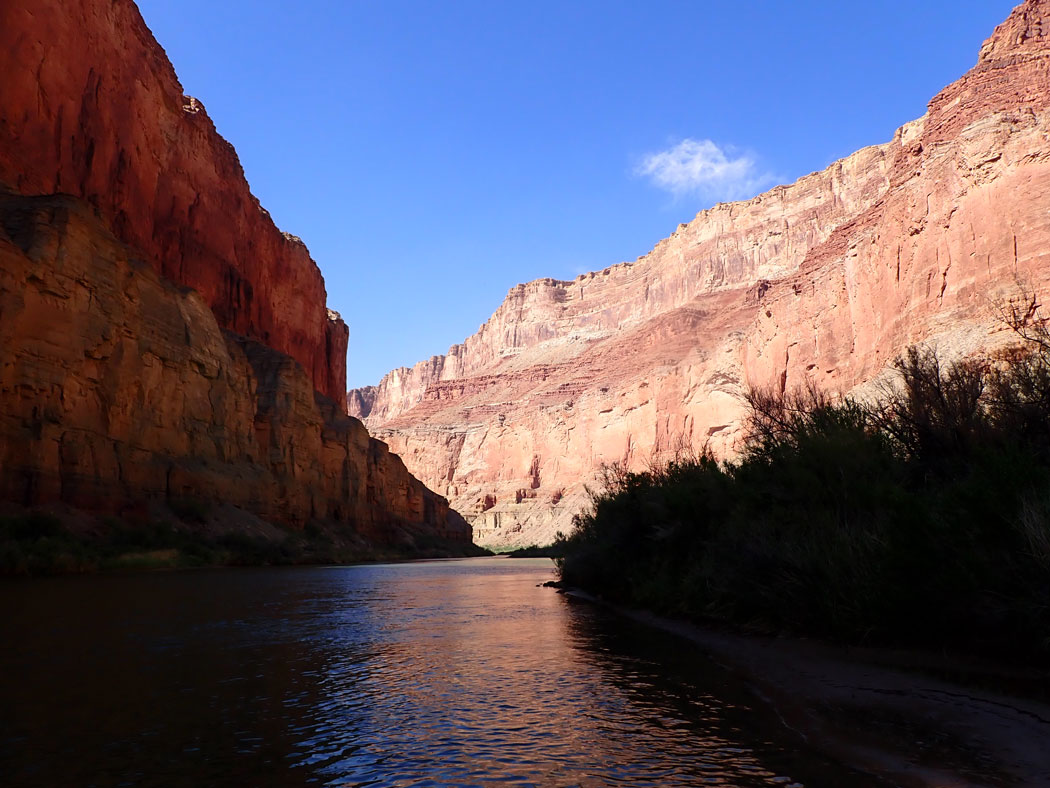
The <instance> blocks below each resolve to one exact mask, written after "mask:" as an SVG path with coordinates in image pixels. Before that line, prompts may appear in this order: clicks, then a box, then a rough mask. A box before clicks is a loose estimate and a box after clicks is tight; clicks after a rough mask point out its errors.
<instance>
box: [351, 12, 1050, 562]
mask: <svg viewBox="0 0 1050 788" xmlns="http://www.w3.org/2000/svg"><path fill="white" fill-rule="evenodd" d="M1048 18H1050V3H1048V2H1047V1H1046V0H1029V2H1026V3H1024V4H1023V5H1021V6H1019V7H1018V9H1017V10H1016V11H1015V12H1014V13H1013V14H1012V15H1011V16H1010V18H1009V19H1008V20H1007V21H1006V22H1005V23H1004V24H1003V25H1001V26H1000V27H999V28H997V29H996V31H995V33H994V34H993V35H992V37H991V38H990V39H989V40H988V42H986V43H985V45H984V46H983V47H982V49H981V52H980V56H979V60H978V63H977V65H976V66H974V68H973V69H971V70H970V71H969V72H968V73H967V74H966V75H964V76H963V77H962V78H961V79H960V80H958V81H957V82H955V83H953V84H952V85H950V86H948V87H947V88H945V89H944V90H943V91H942V92H941V93H939V94H938V95H937V96H935V97H934V98H933V99H932V100H931V102H930V105H929V109H928V112H927V114H926V115H925V116H924V117H922V118H920V119H919V120H917V121H915V122H913V123H909V124H907V125H905V126H903V127H902V128H900V129H899V130H898V131H897V132H896V134H895V135H894V137H893V139H892V140H891V141H890V142H888V143H886V144H884V145H881V146H876V147H873V148H866V149H864V150H861V151H858V152H857V153H855V154H853V155H852V156H850V157H847V158H846V159H843V160H842V161H840V162H836V163H835V164H833V165H832V166H831V167H829V168H828V169H826V170H824V171H822V172H819V173H815V174H813V175H810V176H807V177H805V178H802V179H800V180H799V181H798V182H796V183H795V184H792V185H790V186H785V187H777V188H775V189H773V190H771V191H770V192H767V193H766V194H763V195H760V196H759V197H756V198H754V199H753V200H749V201H746V202H741V203H733V204H725V205H719V206H716V207H715V208H713V209H711V210H708V211H704V212H702V213H700V214H699V215H698V216H697V217H696V219H694V220H693V221H692V222H690V223H689V224H687V225H682V226H681V227H679V229H678V231H677V232H675V233H674V234H673V235H672V236H671V237H669V238H667V239H665V240H664V241H661V242H660V243H659V244H657V246H656V247H655V248H654V249H653V251H652V252H651V253H650V254H648V255H646V256H645V257H643V258H640V259H639V260H637V261H636V262H634V263H633V264H623V265H618V266H613V267H612V268H609V269H606V270H605V271H601V272H598V273H594V274H587V275H584V276H582V277H578V278H577V279H576V280H574V281H572V282H560V281H555V280H549V279H548V280H537V281H535V282H531V283H529V284H527V285H519V286H517V287H516V288H514V289H513V290H511V291H510V293H509V294H508V296H507V299H506V301H505V302H504V303H503V305H502V306H501V307H500V308H499V309H498V310H497V311H496V313H495V314H494V315H493V317H492V318H491V319H490V320H489V322H488V323H486V324H485V325H484V326H483V327H482V328H481V330H480V331H479V332H478V333H477V334H475V335H474V336H472V337H470V338H469V339H467V340H466V341H465V342H464V343H463V344H462V345H457V346H455V347H453V348H452V349H451V350H450V353H449V355H448V356H445V357H437V358H435V359H431V360H430V361H428V362H422V363H420V364H417V365H416V366H415V367H413V368H411V369H399V370H395V371H394V372H392V373H390V374H389V375H388V376H387V377H386V378H384V380H383V381H382V382H381V383H380V384H379V386H378V387H377V389H376V390H375V391H369V392H368V393H367V403H368V408H367V412H368V413H367V421H368V424H369V425H370V426H371V427H372V428H373V429H375V430H377V431H378V433H379V434H380V436H381V437H382V438H383V439H384V440H386V441H388V442H389V443H390V445H391V447H392V449H393V450H394V451H396V452H398V453H400V454H401V455H402V456H404V458H405V461H406V463H407V465H408V467H409V468H410V469H411V470H412V471H413V472H414V473H416V474H418V475H419V476H420V478H422V479H423V480H424V481H425V482H426V483H428V484H429V485H431V486H432V487H434V488H435V489H436V490H437V491H439V492H441V493H443V494H445V495H448V496H449V497H450V498H451V500H452V504H453V506H454V507H456V508H458V509H459V510H460V511H462V512H464V513H465V514H467V515H468V517H469V518H471V519H472V521H473V523H474V526H475V534H476V537H475V538H476V539H477V540H478V541H480V542H482V543H487V544H496V545H500V544H530V543H535V542H539V543H543V542H547V541H550V539H551V538H552V537H553V536H554V534H555V532H556V531H557V530H559V529H562V530H568V529H569V528H571V517H572V515H573V514H574V513H575V512H576V511H578V510H579V509H580V507H582V506H584V505H585V504H586V502H587V495H586V493H585V491H584V486H585V485H587V484H591V485H593V484H594V483H595V481H596V475H595V472H596V470H597V469H598V468H599V467H600V466H601V464H602V463H611V462H619V461H623V462H626V463H627V464H628V466H630V467H635V468H637V467H642V466H644V465H645V464H646V463H648V462H651V461H660V460H661V459H666V458H667V457H668V456H671V455H673V453H674V452H675V451H676V450H680V449H681V448H682V447H686V446H688V447H692V448H693V449H699V448H701V447H703V446H705V445H709V446H710V447H711V448H713V449H714V450H715V451H716V452H719V453H731V452H732V451H733V449H734V446H736V445H737V443H738V441H739V439H740V436H741V423H742V418H743V416H744V415H745V414H744V408H743V404H742V401H741V394H742V392H743V391H744V390H745V389H746V388H747V387H748V386H752V385H757V386H770V385H772V386H777V387H794V386H802V385H808V384H813V385H816V386H818V387H821V388H825V389H828V390H831V391H835V392H846V391H851V390H854V389H856V388H857V387H858V386H863V385H864V384H865V383H866V382H868V381H871V380H872V379H873V378H876V377H877V376H878V375H879V374H880V372H882V371H883V370H884V369H885V368H886V367H887V365H888V364H889V363H890V362H891V361H892V360H893V359H894V358H895V357H896V356H897V355H898V354H899V353H901V352H902V351H903V350H904V349H905V348H906V347H907V346H909V345H911V344H914V343H918V342H927V343H931V344H934V345H936V346H937V347H938V349H939V350H940V352H941V353H942V355H943V356H944V357H945V358H952V357H958V356H961V355H966V354H970V353H973V352H978V351H980V350H982V349H985V348H990V347H993V346H995V345H997V344H999V343H1002V342H1004V341H1006V340H1007V335H1006V333H1005V332H1004V330H1003V327H1002V326H1001V324H1000V323H999V321H998V319H997V317H996V310H995V308H994V302H995V300H996V299H997V298H1003V297H1009V295H1010V294H1011V293H1012V292H1015V290H1016V288H1017V287H1018V282H1022V283H1023V285H1024V286H1026V287H1030V288H1032V289H1035V290H1036V291H1037V292H1043V291H1044V290H1045V288H1046V286H1047V284H1048V282H1047V276H1048V273H1047V271H1048V267H1047V265H1046V256H1047V251H1046V250H1047V249H1048V248H1050V245H1048V240H1050V213H1048V211H1047V194H1050V153H1048V152H1047V148H1046V143H1045V140H1046V135H1047V132H1048V125H1050V121H1048V119H1047V107H1048V104H1050V67H1048V63H1050V44H1048V39H1047V36H1046V33H1045V31H1046V29H1047V27H1048V24H1047V22H1046V20H1047V19H1048ZM350 401H351V403H362V402H365V401H366V400H365V398H363V396H356V395H353V393H352V396H351V397H350ZM358 407H359V408H360V407H361V405H360V404H359V405H358ZM359 412H360V413H362V415H364V411H363V410H359Z"/></svg>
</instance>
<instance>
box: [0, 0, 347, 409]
mask: <svg viewBox="0 0 1050 788" xmlns="http://www.w3.org/2000/svg"><path fill="white" fill-rule="evenodd" d="M0 74H2V75H3V81H2V84H0V91H2V92H0V96H2V98H3V100H2V101H0V183H2V184H7V185H8V186H9V187H11V188H13V189H15V190H16V191H18V192H20V193H22V194H55V193H62V194H71V195H74V196H76V197H81V198H83V199H85V200H87V201H88V202H89V203H90V204H91V205H92V206H93V207H94V208H95V209H96V210H97V211H98V212H99V213H100V215H101V216H102V217H103V219H104V220H105V222H106V224H107V225H108V226H109V227H110V228H111V229H112V230H113V232H114V234H115V235H116V236H117V237H118V238H119V239H120V240H122V241H124V242H125V243H127V244H129V245H130V246H132V247H133V248H135V249H139V250H141V251H142V252H143V254H144V255H145V259H147V260H148V261H149V263H150V264H151V265H153V266H155V268H156V269H157V271H158V272H159V273H161V274H162V275H164V276H165V277H167V278H168V279H170V280H172V281H174V282H178V283H179V284H183V285H186V286H188V287H192V288H194V289H195V290H197V291H198V292H200V293H201V295H202V296H203V297H204V299H205V301H206V302H207V303H208V305H209V306H210V307H211V309H212V311H213V312H214V313H215V317H216V319H217V320H218V322H219V325H220V326H221V327H222V328H224V329H227V330H229V331H235V332H237V333H238V334H243V335H245V336H249V337H252V338H253V339H256V340H258V341H260V342H262V343H264V344H266V345H269V346H270V347H272V348H275V349H276V350H280V351H281V352H282V353H287V354H288V355H289V356H291V357H292V358H294V359H295V360H296V361H298V362H299V363H300V364H302V366H303V368H304V369H305V370H306V371H307V373H308V374H309V375H310V378H311V380H313V384H314V387H315V388H316V389H317V390H318V391H321V392H323V393H325V394H327V395H328V396H329V397H331V398H332V399H333V400H336V401H338V402H340V403H342V401H343V397H344V395H345V389H346V345H347V337H348V332H347V328H346V326H345V325H344V324H343V322H342V320H340V319H339V317H338V315H336V314H335V313H332V312H329V311H328V310H327V308H326V306H325V287H324V279H323V278H322V277H321V272H320V271H319V270H318V268H317V266H316V264H315V263H314V261H313V260H311V259H310V254H309V252H308V251H307V249H306V247H305V246H304V245H303V244H302V242H301V241H299V239H298V238H295V237H294V236H290V235H287V234H284V233H281V231H280V230H278V229H277V227H275V226H274V223H273V222H272V221H271V220H270V216H269V214H267V213H266V211H265V210H264V209H263V208H262V207H261V206H260V205H259V201H258V200H257V199H256V198H255V197H254V196H253V195H252V193H251V191H250V190H249V187H248V183H247V181H246V180H245V178H244V173H243V171H242V170H241V165H240V161H239V160H238V159H237V153H236V151H234V149H233V147H232V146H231V145H230V144H229V143H228V142H226V140H224V139H223V138H222V137H221V136H219V134H218V133H217V132H216V131H215V126H214V124H213V123H212V122H211V119H210V118H209V117H208V115H207V113H206V112H205V110H204V106H203V105H202V104H201V103H200V102H199V101H197V100H196V99H194V98H191V97H189V96H186V95H183V92H182V86H181V85H180V84H179V81H178V78H177V77H176V76H175V70H174V69H173V68H172V66H171V63H169V62H168V59H167V57H166V56H165V54H164V50H163V49H161V47H160V45H158V44H157V42H156V41H155V40H154V38H153V35H152V33H150V31H149V28H147V27H146V24H145V23H144V22H143V20H142V17H141V15H140V14H139V11H138V9H137V8H136V7H135V4H134V3H133V2H131V0H115V1H113V2H108V1H104V0H5V1H4V2H3V3H2V4H0Z"/></svg>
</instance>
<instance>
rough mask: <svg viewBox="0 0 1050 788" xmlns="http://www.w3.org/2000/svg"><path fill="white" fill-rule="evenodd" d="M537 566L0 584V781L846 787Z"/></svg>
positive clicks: (686, 659) (663, 641) (740, 692)
mask: <svg viewBox="0 0 1050 788" xmlns="http://www.w3.org/2000/svg"><path fill="white" fill-rule="evenodd" d="M551 570H552V564H551V562H550V561H549V560H547V559H499V558H496V559H493V558H488V559H484V558H483V559H466V560H452V561H426V562H415V563H405V564H390V565H369V566H352V567H315V568H282V569H238V570H202V571H192V572H170V573H152V574H138V575H122V576H114V575H110V576H93V577H70V578H54V579H44V580H30V581H23V580H12V581H5V582H3V583H0V622H2V625H3V639H2V641H0V783H2V784H3V785H6V786H28V785H41V786H52V785H53V786H59V785H62V786H71V785H76V786H81V785H83V786H87V785H99V786H102V785H129V786H131V785H133V786H182V785H186V786H190V785H192V786H203V785H244V786H253V785H260V786H262V785H292V786H295V785H334V786H435V787H439V788H449V787H451V786H482V785H499V786H588V787H590V786H613V785H615V786H654V788H674V786H708V785H725V786H780V787H781V788H783V787H784V786H796V788H797V786H800V785H805V786H853V785H860V786H862V785H868V784H870V781H869V780H868V778H865V777H863V776H861V775H858V774H855V773H853V772H850V771H847V770H846V769H844V768H843V767H840V766H837V765H835V764H832V763H830V762H827V761H825V760H823V759H822V758H821V757H820V756H818V755H816V754H814V753H813V752H810V751H807V750H806V749H805V748H804V746H803V744H802V741H801V739H800V738H798V737H797V736H796V735H795V734H793V733H792V732H791V731H789V730H787V729H786V728H784V726H783V725H782V724H781V723H780V722H779V720H778V719H777V718H776V717H775V715H774V714H773V713H772V712H771V711H769V710H768V709H767V708H766V707H765V705H764V704H762V703H760V702H758V701H756V700H755V699H754V698H753V697H752V696H751V695H750V694H749V692H748V691H747V690H746V688H745V687H743V686H741V685H740V684H739V683H737V682H736V681H735V680H734V679H733V677H732V676H731V675H730V674H729V673H727V672H726V671H724V670H723V669H721V668H720V667H718V666H716V665H715V664H714V663H712V662H709V661H708V660H706V659H705V658H704V657H703V656H702V655H701V654H700V653H699V652H698V651H696V650H694V648H693V647H692V646H691V645H690V644H689V643H688V642H686V641H684V640H679V639H677V638H675V637H674V636H673V635H670V634H666V633H662V632H658V631H654V630H652V629H648V628H646V627H644V626H642V625H640V624H634V623H632V622H629V621H626V620H624V619H622V618H619V617H617V616H616V615H615V614H613V613H610V612H608V611H605V610H602V609H599V608H596V607H593V606H591V605H588V604H586V603H581V602H574V601H573V600H571V599H569V598H567V597H565V596H563V595H560V594H558V593H556V592H555V591H554V590H552V589H550V588H542V587H539V584H541V583H543V582H544V581H545V580H549V579H551V577H552V571H551Z"/></svg>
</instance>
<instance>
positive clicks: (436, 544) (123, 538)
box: [0, 502, 487, 575]
mask: <svg viewBox="0 0 1050 788" xmlns="http://www.w3.org/2000/svg"><path fill="white" fill-rule="evenodd" d="M183 504H184V505H183ZM169 509H170V510H171V511H172V512H173V513H174V514H176V515H177V516H178V517H179V519H180V522H178V523H177V524H172V523H169V522H134V523H128V522H125V521H123V520H119V519H116V518H107V519H105V520H103V521H101V522H99V523H96V524H94V525H93V526H92V527H91V529H90V531H89V532H87V533H84V532H77V533H74V532H72V531H70V530H69V529H67V528H65V527H63V524H62V522H61V520H59V519H58V518H56V517H52V516H49V515H44V514H37V513H30V514H26V515H21V516H16V517H0V575H52V574H75V573H84V572H97V571H121V570H146V569H179V568H191V567H202V566H284V565H292V564H347V563H357V562H362V561H389V560H400V559H406V558H444V557H451V556H458V555H463V554H465V553H467V552H470V553H471V554H487V551H484V550H481V548H476V551H474V552H471V547H472V546H471V547H466V548H465V546H463V545H458V544H456V545H453V544H449V543H446V542H444V541H442V540H440V539H437V538H434V537H429V536H425V535H424V536H418V537H417V538H416V539H415V541H414V542H413V543H412V544H404V545H389V546H375V545H370V544H367V543H365V542H363V541H361V540H360V539H357V538H355V537H354V536H353V535H352V534H347V533H346V532H345V528H339V529H336V528H330V529H326V528H324V527H322V526H321V525H319V524H317V523H311V524H309V525H307V526H306V528H305V529H303V530H293V529H273V531H272V532H271V533H269V534H267V535H263V534H256V533H249V532H246V531H244V530H240V531H236V530H233V531H227V532H225V533H215V532H214V530H211V529H209V528H208V527H207V526H206V524H205V522H204V520H205V518H206V516H207V514H208V508H207V507H205V506H202V505H199V504H192V503H187V502H182V503H180V504H179V505H178V506H177V507H176V506H169Z"/></svg>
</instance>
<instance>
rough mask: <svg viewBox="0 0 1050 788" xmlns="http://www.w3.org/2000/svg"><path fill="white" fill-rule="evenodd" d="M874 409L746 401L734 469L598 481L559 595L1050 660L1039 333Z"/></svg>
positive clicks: (901, 377)
mask: <svg viewBox="0 0 1050 788" xmlns="http://www.w3.org/2000/svg"><path fill="white" fill-rule="evenodd" d="M1033 314H1034V310H1029V311H1028V313H1027V315H1025V314H1024V313H1023V312H1018V311H1017V310H1014V311H1013V312H1012V313H1011V318H1012V319H1011V321H1010V324H1011V326H1012V327H1014V328H1015V330H1017V331H1018V333H1019V334H1021V335H1022V336H1023V337H1024V338H1025V339H1026V340H1027V343H1026V346H1025V347H1024V348H1021V349H1017V350H1015V351H1012V352H1010V353H1005V354H1001V355H999V356H997V357H996V358H994V359H991V360H987V361H982V362H975V361H967V362H963V363H958V364H953V365H950V366H947V367H944V366H943V365H942V364H941V363H940V362H939V361H938V359H937V357H936V355H935V354H934V353H933V352H931V351H928V350H920V349H912V350H910V351H909V352H908V353H907V354H906V355H905V356H904V357H902V358H901V359H899V360H898V362H897V365H896V372H897V381H896V385H887V386H886V387H884V388H883V390H882V391H881V395H880V396H879V397H878V398H877V401H875V402H863V403H862V402H859V401H856V400H853V399H849V398H846V399H842V400H832V399H831V398H830V397H828V396H826V395H824V394H822V393H820V392H817V391H812V390H810V391H804V392H796V393H788V394H782V393H779V392H770V391H752V392H751V393H750V394H749V395H748V404H749V406H750V436H749V438H748V440H747V443H746V447H745V449H744V451H743V453H742V455H741V456H740V458H739V459H738V460H736V461H734V462H725V463H719V462H717V461H716V460H715V459H714V458H713V457H712V456H711V455H710V454H709V453H707V452H704V453H701V454H699V455H695V456H694V455H690V456H685V457H681V458H679V459H678V460H676V461H674V462H671V463H669V464H668V465H666V466H664V467H659V468H653V469H651V470H649V471H647V472H643V473H631V472H628V471H626V470H625V469H623V468H621V467H616V466H614V467H611V468H607V469H606V474H605V479H604V486H603V488H602V489H601V490H600V491H599V492H597V493H594V494H593V496H592V497H593V509H592V511H590V512H589V513H585V514H581V515H579V516H577V518H576V520H575V524H576V530H575V532H574V533H573V534H572V535H571V536H569V537H561V538H560V539H559V540H558V542H557V544H556V547H557V549H558V550H560V551H561V552H562V554H563V556H564V557H563V558H562V559H560V560H559V567H560V571H561V576H562V581H563V582H564V583H565V584H567V585H573V586H578V587H581V588H584V589H587V590H589V591H591V592H593V593H596V594H600V595H601V596H603V597H605V598H607V599H609V600H612V601H616V602H622V603H629V604H637V605H641V606H644V607H647V608H650V609H653V610H656V611H659V612H663V613H667V614H672V615H680V616H685V617H689V618H693V619H703V620H709V621H710V620H715V621H724V622H730V623H732V624H735V625H741V626H744V627H746V628H752V629H755V630H758V631H764V632H780V631H786V632H794V633H800V634H807V635H815V636H820V637H826V638H831V639H836V640H841V641H845V642H853V643H870V644H887V645H907V646H921V647H929V648H948V649H952V650H960V651H968V652H983V653H991V654H995V655H996V656H999V657H1006V658H1017V659H1036V658H1039V657H1040V656H1044V657H1045V655H1046V653H1047V652H1048V651H1050V335H1048V332H1047V331H1046V329H1045V327H1044V325H1045V324H1044V323H1042V322H1037V321H1034V320H1033V319H1032V315H1033Z"/></svg>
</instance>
